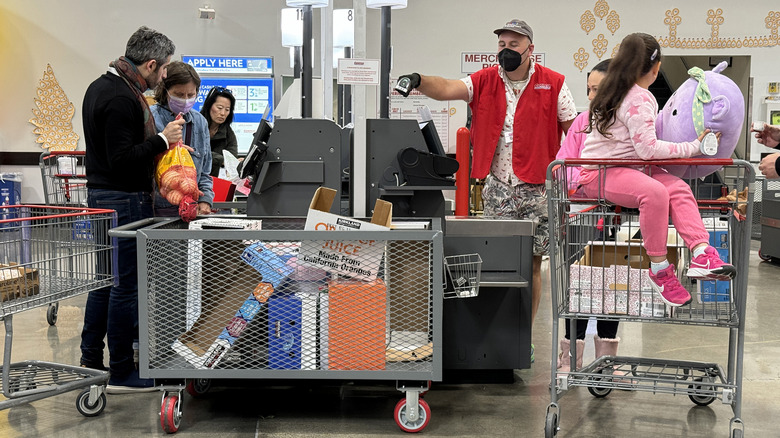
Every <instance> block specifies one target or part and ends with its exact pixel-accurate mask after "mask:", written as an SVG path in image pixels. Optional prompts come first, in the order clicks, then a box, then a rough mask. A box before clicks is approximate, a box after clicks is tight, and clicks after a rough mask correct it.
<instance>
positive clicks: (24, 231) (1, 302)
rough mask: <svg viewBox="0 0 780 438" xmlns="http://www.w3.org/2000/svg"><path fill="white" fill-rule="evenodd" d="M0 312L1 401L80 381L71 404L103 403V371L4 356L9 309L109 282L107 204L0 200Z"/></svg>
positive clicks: (4, 404)
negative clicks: (1, 338) (1, 339)
mask: <svg viewBox="0 0 780 438" xmlns="http://www.w3.org/2000/svg"><path fill="white" fill-rule="evenodd" d="M0 212H2V214H3V215H4V216H3V217H6V219H2V220H0V294H1V295H2V297H1V298H0V312H1V313H0V319H2V320H3V322H4V324H5V332H6V336H5V348H4V350H3V369H2V392H3V395H4V396H5V397H6V400H2V401H0V409H6V408H10V407H13V406H16V405H20V404H23V403H29V402H32V401H35V400H39V399H42V398H45V397H49V396H53V395H57V394H62V393H64V392H68V391H74V390H78V389H83V391H82V392H81V393H80V394H79V395H78V397H77V399H76V408H77V409H78V411H79V412H80V413H81V414H82V415H84V416H87V417H91V416H96V415H99V414H100V413H101V412H102V411H103V409H104V408H105V406H106V396H105V394H104V392H103V390H104V388H105V384H106V382H107V381H108V372H106V371H98V370H93V369H89V368H82V367H79V366H70V365H61V364H57V363H51V362H44V361H36V360H28V361H23V362H16V363H11V346H12V341H13V316H14V314H16V313H19V312H23V311H25V310H30V309H33V308H36V307H40V306H45V305H48V304H51V303H52V302H56V301H59V300H63V299H66V298H70V297H73V296H76V295H79V294H83V293H86V292H89V291H91V290H95V289H98V288H101V287H105V286H110V285H111V284H112V282H113V274H112V273H113V272H114V267H113V265H112V251H113V249H112V248H113V246H112V244H111V240H110V238H109V237H108V230H109V229H110V228H111V227H112V225H114V224H115V223H116V213H115V212H114V211H113V210H99V209H85V208H81V207H79V208H69V207H57V206H33V205H16V206H2V207H0Z"/></svg>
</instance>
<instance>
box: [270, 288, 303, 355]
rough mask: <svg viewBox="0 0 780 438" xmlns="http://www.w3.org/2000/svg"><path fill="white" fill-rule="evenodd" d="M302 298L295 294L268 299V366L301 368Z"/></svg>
mask: <svg viewBox="0 0 780 438" xmlns="http://www.w3.org/2000/svg"><path fill="white" fill-rule="evenodd" d="M301 312H302V302H301V299H300V298H298V297H297V296H295V295H292V294H290V295H281V296H278V297H277V296H273V297H271V298H270V299H269V300H268V368H270V369H277V370H280V369H300V368H301Z"/></svg>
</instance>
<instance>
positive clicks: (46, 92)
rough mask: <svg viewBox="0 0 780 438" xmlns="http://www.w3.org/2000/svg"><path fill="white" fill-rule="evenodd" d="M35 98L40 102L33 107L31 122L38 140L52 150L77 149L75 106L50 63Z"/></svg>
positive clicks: (36, 101) (43, 146)
mask: <svg viewBox="0 0 780 438" xmlns="http://www.w3.org/2000/svg"><path fill="white" fill-rule="evenodd" d="M34 102H35V105H36V106H37V108H34V109H33V110H32V113H33V115H34V116H35V117H33V118H32V119H30V120H29V122H30V123H32V124H33V125H35V129H33V134H36V135H37V136H38V138H36V139H35V142H36V143H39V144H41V147H42V148H45V149H49V150H53V151H73V150H76V146H78V141H79V136H78V134H76V133H75V132H74V131H73V122H72V121H73V115H74V114H75V112H76V109H75V107H74V106H73V103H72V102H70V101H68V96H66V95H65V91H64V90H63V89H62V87H60V84H59V83H58V82H57V78H56V77H54V70H52V68H51V64H47V65H46V71H45V72H44V73H43V79H41V80H40V82H39V83H38V88H37V89H36V97H35V99H34Z"/></svg>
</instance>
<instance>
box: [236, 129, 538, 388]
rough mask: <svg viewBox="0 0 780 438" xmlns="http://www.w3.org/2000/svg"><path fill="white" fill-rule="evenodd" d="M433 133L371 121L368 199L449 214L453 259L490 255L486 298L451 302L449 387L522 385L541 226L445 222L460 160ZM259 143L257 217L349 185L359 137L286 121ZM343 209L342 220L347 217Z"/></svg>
mask: <svg viewBox="0 0 780 438" xmlns="http://www.w3.org/2000/svg"><path fill="white" fill-rule="evenodd" d="M424 128H425V127H424V126H421V125H418V123H417V122H415V121H413V120H391V119H377V120H368V121H367V135H368V138H367V142H366V144H367V157H368V160H367V164H366V166H367V169H366V170H367V172H366V174H367V181H365V184H366V188H367V191H366V193H367V194H368V198H369V199H366V200H365V202H367V205H369V206H370V205H373V204H374V202H375V200H376V199H378V198H381V199H385V200H387V201H390V202H392V203H393V216H394V217H395V218H402V217H412V218H424V217H439V218H441V219H443V221H442V228H443V229H444V231H445V236H444V256H445V257H446V256H449V255H460V254H473V253H477V254H479V255H480V256H481V258H482V265H481V281H480V289H479V294H478V295H477V296H474V297H469V298H452V299H445V300H444V311H443V318H444V321H443V332H442V334H443V370H444V376H445V380H448V381H483V382H484V381H494V382H495V381H502V382H505V381H512V380H513V379H514V370H515V369H522V368H528V367H530V351H531V281H532V265H533V262H532V259H533V254H532V250H533V234H534V225H533V223H532V222H531V221H523V220H500V219H485V218H481V217H446V218H445V209H444V197H443V195H442V190H454V189H455V185H454V180H453V179H452V176H451V175H452V174H454V172H455V171H456V170H457V162H456V161H454V160H453V159H452V158H449V157H447V156H446V155H445V154H444V153H443V151H442V150H441V149H440V145H437V144H436V142H437V141H438V136H436V135H435V131H433V136H432V135H431V133H430V128H432V126H431V127H430V128H429V129H424ZM258 131H260V130H258ZM266 131H268V130H267V129H266ZM256 137H257V138H256V139H255V140H256V141H255V142H256V143H257V145H259V146H262V148H263V149H267V156H266V157H265V158H264V160H263V161H262V162H260V163H258V165H257V169H256V170H255V171H254V176H253V178H254V185H253V188H252V193H251V194H250V196H249V199H248V201H247V213H248V215H249V216H268V215H272V216H303V215H305V214H306V212H307V209H308V206H309V201H310V200H311V196H312V194H313V193H314V191H315V189H316V187H319V186H321V185H324V186H327V187H331V188H336V189H340V188H341V175H342V174H343V171H344V167H345V166H344V159H343V158H342V155H344V154H343V153H342V151H341V148H345V147H351V144H350V145H345V144H344V143H345V141H344V140H345V139H349V140H350V141H349V143H351V132H347V131H346V130H341V128H339V127H338V126H337V125H336V124H335V123H334V122H332V121H329V120H312V119H293V120H278V121H277V122H276V123H275V124H274V126H273V129H272V131H271V133H270V137H269V134H268V133H267V132H266V134H260V133H259V134H258V135H257V136H256ZM255 146H256V145H253V148H254V147H255ZM453 162H454V166H453ZM350 183H351V184H355V181H354V179H352V180H351V181H350ZM361 201H362V200H361ZM351 202H352V203H355V202H358V200H351ZM335 207H336V206H335V205H334V208H332V211H331V212H332V213H337V214H345V213H344V211H343V209H342V210H341V211H339V210H336V209H335ZM369 210H370V209H367V210H366V211H369Z"/></svg>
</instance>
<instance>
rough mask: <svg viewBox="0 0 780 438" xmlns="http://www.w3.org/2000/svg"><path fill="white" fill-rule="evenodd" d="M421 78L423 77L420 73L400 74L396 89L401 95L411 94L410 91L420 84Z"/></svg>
mask: <svg viewBox="0 0 780 438" xmlns="http://www.w3.org/2000/svg"><path fill="white" fill-rule="evenodd" d="M420 80H421V78H420V74H419V73H412V74H408V75H403V76H399V77H398V82H397V83H396V84H395V91H397V92H398V93H399V94H400V95H401V96H403V97H407V96H409V93H411V92H412V90H414V89H415V88H417V87H419V86H420Z"/></svg>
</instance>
